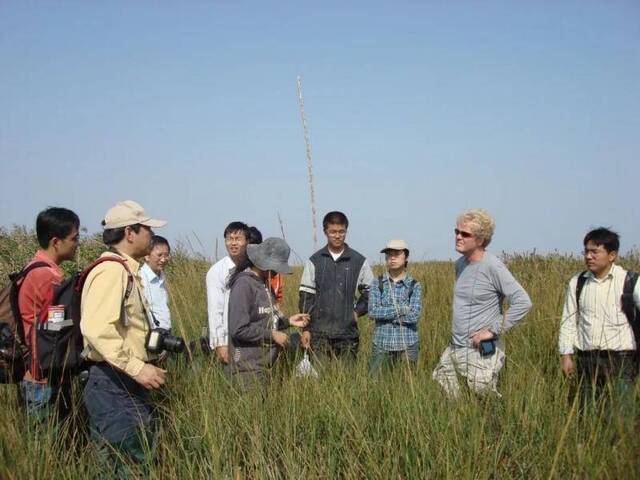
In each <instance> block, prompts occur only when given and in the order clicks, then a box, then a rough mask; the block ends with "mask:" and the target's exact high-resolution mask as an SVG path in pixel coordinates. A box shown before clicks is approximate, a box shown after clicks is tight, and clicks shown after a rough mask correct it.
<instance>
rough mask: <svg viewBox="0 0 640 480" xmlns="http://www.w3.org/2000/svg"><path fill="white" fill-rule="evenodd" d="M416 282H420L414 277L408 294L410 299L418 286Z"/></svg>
mask: <svg viewBox="0 0 640 480" xmlns="http://www.w3.org/2000/svg"><path fill="white" fill-rule="evenodd" d="M416 283H418V281H417V280H416V279H415V278H412V279H411V282H409V292H408V295H407V298H408V299H409V300H411V295H413V290H414V289H415V288H416Z"/></svg>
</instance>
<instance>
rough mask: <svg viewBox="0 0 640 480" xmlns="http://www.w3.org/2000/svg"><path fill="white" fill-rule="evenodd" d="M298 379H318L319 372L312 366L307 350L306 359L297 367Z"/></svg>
mask: <svg viewBox="0 0 640 480" xmlns="http://www.w3.org/2000/svg"><path fill="white" fill-rule="evenodd" d="M296 378H318V372H317V371H316V369H315V368H313V365H311V361H310V360H309V353H308V352H307V351H306V350H305V351H304V357H302V360H301V361H300V363H299V364H298V366H297V367H296Z"/></svg>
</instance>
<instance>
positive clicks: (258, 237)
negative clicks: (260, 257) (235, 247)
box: [247, 227, 262, 245]
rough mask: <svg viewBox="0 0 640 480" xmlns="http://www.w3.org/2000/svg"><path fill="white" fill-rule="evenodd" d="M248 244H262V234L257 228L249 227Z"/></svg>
mask: <svg viewBox="0 0 640 480" xmlns="http://www.w3.org/2000/svg"><path fill="white" fill-rule="evenodd" d="M247 243H248V244H250V245H258V244H260V243H262V233H261V232H260V230H258V229H257V228H256V227H249V236H248V237H247Z"/></svg>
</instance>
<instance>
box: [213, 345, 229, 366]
mask: <svg viewBox="0 0 640 480" xmlns="http://www.w3.org/2000/svg"><path fill="white" fill-rule="evenodd" d="M216 357H218V360H220V361H221V362H222V363H229V347H227V346H226V345H221V346H219V347H216Z"/></svg>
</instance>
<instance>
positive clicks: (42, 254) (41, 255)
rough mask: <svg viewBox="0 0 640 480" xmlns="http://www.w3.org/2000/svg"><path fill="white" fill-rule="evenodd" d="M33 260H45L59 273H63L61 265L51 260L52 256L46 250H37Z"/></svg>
mask: <svg viewBox="0 0 640 480" xmlns="http://www.w3.org/2000/svg"><path fill="white" fill-rule="evenodd" d="M33 262H44V263H46V264H47V265H48V266H49V267H51V268H53V269H54V270H55V271H56V272H57V273H59V274H60V275H62V269H61V268H60V266H59V265H56V263H55V262H54V261H53V260H51V258H49V255H47V254H46V252H45V251H44V250H38V251H37V252H36V254H35V255H34V257H33V260H32V261H31V263H33Z"/></svg>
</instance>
